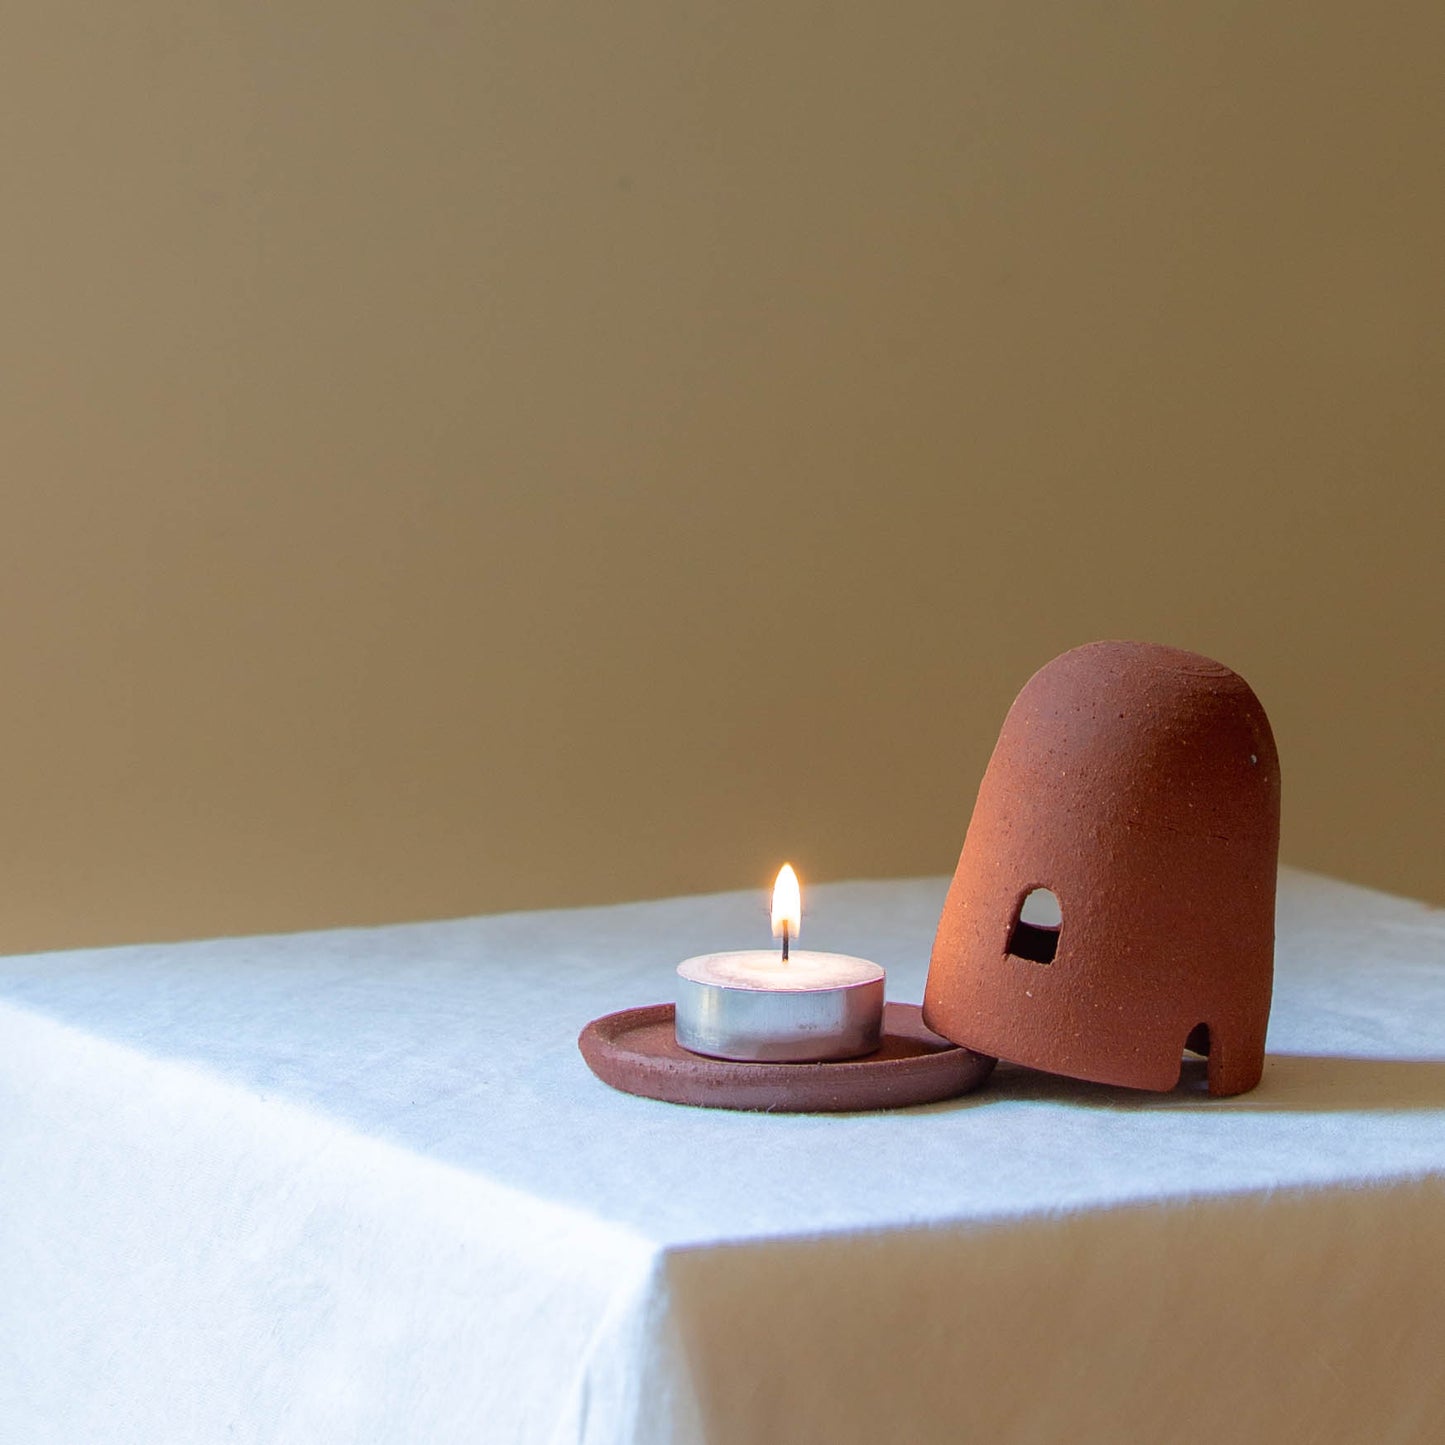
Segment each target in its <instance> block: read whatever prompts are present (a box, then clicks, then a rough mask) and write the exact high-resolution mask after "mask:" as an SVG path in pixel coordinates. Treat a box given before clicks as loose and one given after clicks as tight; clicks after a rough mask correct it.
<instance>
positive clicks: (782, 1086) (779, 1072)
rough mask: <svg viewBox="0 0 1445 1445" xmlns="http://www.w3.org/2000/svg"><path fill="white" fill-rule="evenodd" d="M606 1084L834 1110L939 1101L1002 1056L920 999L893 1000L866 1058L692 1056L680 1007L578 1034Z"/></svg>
mask: <svg viewBox="0 0 1445 1445" xmlns="http://www.w3.org/2000/svg"><path fill="white" fill-rule="evenodd" d="M577 1046H578V1047H579V1048H580V1049H581V1050H582V1057H583V1058H585V1059H586V1060H587V1064H588V1066H589V1067H590V1068H591V1070H592V1072H593V1073H594V1074H596V1075H597V1077H598V1078H599V1079H601V1080H602V1081H603V1082H604V1083H608V1084H611V1085H612V1087H613V1088H614V1089H621V1090H622V1091H623V1092H624V1093H627V1094H642V1095H644V1096H645V1097H646V1098H649V1099H662V1100H665V1101H666V1102H667V1103H670V1104H696V1105H700V1106H702V1107H704V1108H711V1109H761V1110H766V1111H768V1112H770V1113H775V1114H829V1113H844V1112H852V1111H858V1110H865V1109H899V1108H903V1107H905V1106H906V1105H909V1104H931V1103H935V1102H937V1101H938V1100H940V1099H952V1098H954V1097H955V1096H956V1095H959V1094H966V1093H968V1092H969V1090H970V1089H976V1088H977V1087H978V1086H979V1085H980V1084H981V1083H983V1081H984V1080H985V1079H986V1078H988V1076H989V1074H991V1073H992V1072H993V1066H994V1062H995V1061H994V1060H993V1059H991V1058H985V1057H983V1056H982V1055H980V1054H977V1053H974V1052H973V1051H971V1050H969V1049H964V1048H958V1047H956V1046H955V1045H953V1044H951V1043H949V1042H948V1040H947V1039H941V1038H939V1037H938V1035H937V1034H934V1033H932V1032H931V1031H930V1030H929V1029H928V1028H926V1027H925V1026H924V1023H923V1017H922V1014H921V1012H920V1010H919V1008H918V1006H917V1005H916V1004H902V1003H890V1004H885V1005H884V1006H883V1044H882V1046H881V1047H880V1048H879V1049H878V1051H877V1052H876V1053H873V1054H869V1055H868V1056H867V1057H866V1058H862V1059H846V1060H842V1061H840V1062H835V1063H824V1064H743V1063H734V1062H730V1061H728V1060H725V1059H708V1058H704V1057H703V1056H702V1055H700V1054H693V1053H689V1052H688V1051H687V1050H686V1049H685V1048H683V1047H682V1045H681V1044H679V1043H678V1042H677V1039H676V1037H675V1035H674V1033H673V1006H672V1005H671V1004H670V1003H668V1004H657V1005H655V1006H653V1007H651V1008H635V1009H625V1010H624V1011H623V1012H621V1013H615V1014H608V1015H607V1016H606V1017H605V1018H600V1019H594V1020H593V1021H592V1022H591V1023H590V1024H588V1025H587V1027H586V1028H585V1029H583V1030H582V1035H581V1037H580V1038H579V1039H578V1040H577Z"/></svg>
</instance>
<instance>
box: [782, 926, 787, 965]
mask: <svg viewBox="0 0 1445 1445" xmlns="http://www.w3.org/2000/svg"><path fill="white" fill-rule="evenodd" d="M787 961H788V920H787V919H786V918H785V919H784V920H783V962H784V963H786V962H787Z"/></svg>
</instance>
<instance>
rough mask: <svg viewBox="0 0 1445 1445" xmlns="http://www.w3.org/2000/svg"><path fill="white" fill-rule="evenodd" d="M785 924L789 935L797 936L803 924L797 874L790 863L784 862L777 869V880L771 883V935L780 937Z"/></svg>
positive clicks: (801, 899) (801, 900)
mask: <svg viewBox="0 0 1445 1445" xmlns="http://www.w3.org/2000/svg"><path fill="white" fill-rule="evenodd" d="M784 925H786V927H787V930H788V933H789V935H790V936H791V937H793V938H796V937H797V936H798V930H799V929H800V928H802V926H803V897H802V893H801V892H800V891H799V888H798V875H797V874H796V873H794V872H793V865H792V864H791V863H784V864H783V866H782V867H781V868H780V869H779V870H778V881H777V882H776V883H774V884H773V937H774V938H781V937H782V935H783V928H784Z"/></svg>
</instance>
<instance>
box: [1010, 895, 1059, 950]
mask: <svg viewBox="0 0 1445 1445" xmlns="http://www.w3.org/2000/svg"><path fill="white" fill-rule="evenodd" d="M1063 926H1064V914H1063V910H1062V909H1061V908H1060V906H1059V900H1058V897H1057V895H1056V894H1054V893H1053V892H1051V891H1050V890H1049V889H1047V888H1034V889H1031V890H1030V891H1029V892H1028V893H1026V894H1025V895H1024V899H1023V902H1022V903H1021V904H1020V905H1019V916H1018V917H1017V918H1016V919H1015V920H1014V926H1013V930H1012V932H1010V934H1009V940H1008V951H1009V953H1010V954H1011V955H1012V956H1013V957H1014V958H1026V959H1028V960H1029V962H1031V963H1052V962H1053V961H1054V955H1055V954H1056V953H1057V952H1058V951H1059V934H1060V932H1061V931H1062V930H1063Z"/></svg>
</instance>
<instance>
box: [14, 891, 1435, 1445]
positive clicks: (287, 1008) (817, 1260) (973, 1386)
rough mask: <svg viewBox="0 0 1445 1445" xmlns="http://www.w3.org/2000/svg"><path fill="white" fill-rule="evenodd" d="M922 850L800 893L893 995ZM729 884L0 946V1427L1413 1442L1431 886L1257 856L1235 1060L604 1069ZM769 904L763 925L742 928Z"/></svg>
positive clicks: (832, 939) (343, 1435)
mask: <svg viewBox="0 0 1445 1445" xmlns="http://www.w3.org/2000/svg"><path fill="white" fill-rule="evenodd" d="M945 886H946V880H943V879H921V880H906V881H901V882H888V883H852V884H831V885H824V886H821V887H817V888H815V889H814V890H813V891H812V900H811V901H812V907H811V909H810V913H809V918H808V928H809V932H810V935H811V936H810V946H814V947H820V948H837V949H839V950H840V951H846V952H852V953H857V954H862V955H863V956H866V957H871V958H875V959H877V961H878V962H880V963H883V964H885V965H886V966H887V967H888V969H889V993H890V997H893V998H899V999H904V1000H910V999H912V1000H916V999H917V998H919V997H920V996H921V993H922V986H923V977H924V973H925V971H926V966H927V957H928V948H929V944H930V942H931V937H932V931H933V927H934V925H935V923H936V921H937V916H938V910H939V908H940V906H941V904H942V899H943V892H944V888H945ZM759 917H760V904H759V900H758V899H757V898H756V897H754V896H753V895H752V894H724V895H715V896H710V897H703V898H692V899H670V900H665V901H662V902H658V903H647V904H629V905H623V906H619V907H614V908H605V909H584V910H571V911H553V912H545V913H534V914H513V915H504V916H501V917H495V918H482V919H469V920H460V921H454V922H445V923H435V924H418V925H406V926H402V927H394V928H378V929H367V930H343V931H335V932H327V933H316V934H302V935H291V936H286V937H278V938H243V939H224V940H212V941H206V942H200V943H190V944H178V945H164V946H156V947H136V948H118V949H105V950H88V951H83V952H74V953H64V954H49V955H37V956H32V957H25V958H11V959H4V960H0V1282H3V1286H4V1287H3V1289H0V1439H3V1440H7V1441H8V1440H11V1439H13V1440H15V1441H17V1442H25V1445H51V1442H56V1445H60V1442H64V1445H75V1442H81V1441H97V1442H100V1441H104V1442H126V1445H129V1442H137V1445H139V1442H145V1445H158V1442H161V1445H163V1442H172V1441H174V1442H187V1445H195V1442H210V1441H217V1442H220V1441H238V1442H250V1441H255V1442H262V1441H264V1442H292V1441H295V1442H302V1441H305V1442H308V1445H310V1442H330V1441H337V1442H393V1441H404V1442H406V1441H418V1442H423V1441H424V1442H428V1445H445V1442H453V1441H456V1442H462V1441H467V1442H471V1441H483V1442H491V1441H497V1442H513V1441H515V1442H534V1441H535V1442H539V1445H564V1442H565V1445H571V1442H588V1445H663V1442H668V1445H671V1442H680V1445H694V1442H696V1445H734V1442H737V1445H742V1442H747V1445H768V1442H774V1441H776V1442H780V1445H781V1442H788V1445H794V1442H807V1441H814V1440H817V1441H823V1440H826V1441H829V1442H844V1445H847V1442H854V1441H859V1442H861V1441H864V1440H867V1441H870V1442H876V1441H877V1440H879V1439H889V1440H899V1441H909V1442H928V1441H933V1440H938V1441H949V1442H959V1441H963V1442H967V1441H972V1440H978V1441H989V1442H992V1445H998V1442H1009V1441H1028V1442H1031V1445H1033V1442H1052V1441H1060V1442H1062V1441H1069V1442H1071V1445H1078V1442H1095V1441H1098V1442H1105V1441H1107V1442H1110V1445H1113V1442H1116V1441H1118V1440H1121V1439H1128V1440H1156V1439H1160V1438H1163V1437H1164V1436H1165V1435H1166V1433H1168V1434H1174V1433H1177V1432H1180V1431H1184V1430H1188V1431H1189V1432H1191V1433H1199V1432H1203V1433H1204V1434H1206V1435H1209V1434H1213V1435H1214V1436H1215V1437H1216V1438H1223V1439H1227V1440H1229V1441H1231V1442H1235V1445H1241V1442H1243V1445H1248V1442H1253V1441H1266V1440H1268V1441H1272V1442H1278V1441H1281V1440H1295V1439H1298V1440H1306V1439H1308V1440H1310V1441H1312V1442H1314V1441H1334V1440H1339V1441H1345V1440H1352V1441H1353V1440H1359V1439H1365V1438H1369V1439H1374V1438H1379V1439H1389V1440H1392V1441H1414V1440H1420V1441H1424V1440H1429V1439H1434V1438H1437V1437H1436V1434H1435V1432H1436V1430H1437V1428H1438V1421H1439V1419H1440V1418H1441V1417H1442V1413H1445V1374H1442V1372H1441V1371H1440V1370H1439V1367H1438V1361H1439V1360H1440V1358H1442V1356H1445V1207H1442V1205H1445V915H1442V914H1441V913H1440V912H1438V911H1433V910H1430V909H1428V908H1426V907H1424V906H1423V905H1420V904H1415V903H1410V902H1406V901H1404V900H1400V899H1393V898H1389V897H1386V896H1384V895H1380V894H1377V893H1372V892H1368V891H1366V890H1363V889H1359V888H1354V887H1351V886H1349V885H1346V884H1341V883H1336V882H1332V881H1329V880H1325V879H1320V878H1317V877H1313V876H1310V875H1307V874H1301V873H1297V872H1292V871H1289V870H1286V872H1285V873H1283V874H1282V876H1281V894H1280V909H1279V942H1278V949H1277V956H1278V963H1277V978H1276V995H1275V998H1276V1001H1275V1010H1274V1015H1273V1018H1272V1021H1271V1031H1270V1057H1269V1060H1268V1063H1267V1065H1266V1072H1265V1078H1264V1082H1263V1083H1262V1084H1261V1086H1260V1088H1259V1089H1258V1090H1256V1091H1255V1092H1254V1093H1251V1094H1247V1095H1243V1096H1240V1097H1239V1098H1235V1099H1222V1100H1213V1099H1209V1098H1208V1097H1207V1096H1205V1095H1204V1094H1203V1093H1202V1092H1201V1090H1202V1087H1203V1079H1202V1071H1201V1069H1200V1068H1199V1067H1198V1066H1195V1065H1193V1064H1186V1066H1185V1080H1184V1083H1183V1084H1182V1085H1181V1087H1180V1089H1179V1090H1176V1091H1175V1092H1174V1093H1172V1094H1166V1095H1145V1094H1134V1093H1129V1092H1126V1091H1122V1090H1116V1089H1107V1088H1103V1087H1100V1086H1094V1085H1088V1084H1079V1083H1072V1082H1069V1081H1066V1080H1062V1079H1056V1078H1051V1077H1049V1076H1045V1075H1041V1074H1034V1073H1030V1072H1028V1071H1025V1070H1021V1069H1017V1068H1010V1067H1008V1066H1006V1065H1004V1066H1000V1069H999V1070H998V1072H997V1074H996V1076H995V1080H994V1081H993V1082H992V1083H991V1084H990V1085H988V1086H986V1087H985V1089H984V1090H983V1091H981V1092H980V1093H979V1094H977V1095H973V1096H969V1097H966V1098H963V1099H959V1100H955V1101H952V1102H950V1103H945V1104H937V1105H931V1106H927V1107H924V1108H920V1109H913V1110H904V1111H900V1112H897V1113H880V1114H869V1115H857V1116H826V1117H825V1116H769V1115H742V1114H728V1113H723V1112H714V1111H706V1110H690V1109H684V1108H679V1107H675V1106H672V1105H667V1104H662V1103H657V1102H655V1101H651V1100H646V1099H638V1098H634V1097H632V1096H629V1095H624V1094H618V1093H614V1092H613V1091H611V1090H609V1089H607V1088H606V1087H605V1086H604V1085H602V1084H601V1083H599V1082H598V1081H597V1080H596V1079H595V1078H593V1077H592V1075H591V1074H590V1073H589V1072H588V1071H587V1069H586V1066H585V1065H584V1064H583V1062H582V1060H581V1058H580V1057H579V1055H578V1054H577V1051H576V1046H575V1039H576V1034H577V1031H578V1030H579V1029H580V1028H581V1026H582V1025H583V1024H584V1023H586V1021H587V1020H588V1019H589V1018H591V1017H593V1016H595V1015H597V1014H601V1013H605V1012H609V1011H611V1010H613V1009H617V1008H623V1007H627V1006H629V1005H632V1004H645V1003H652V1002H659V1001H663V1000H665V999H667V998H668V997H669V996H670V988H671V982H670V980H671V970H672V967H673V965H674V964H675V963H676V962H677V960H679V959H681V958H683V957H685V956H687V955H689V954H691V953H696V952H698V951H705V950H707V949H713V948H728V947H738V946H741V947H746V946H749V945H750V944H751V943H752V942H753V941H754V939H755V936H756V935H757V932H758V928H759ZM763 927H766V921H765V920H764V921H763Z"/></svg>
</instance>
